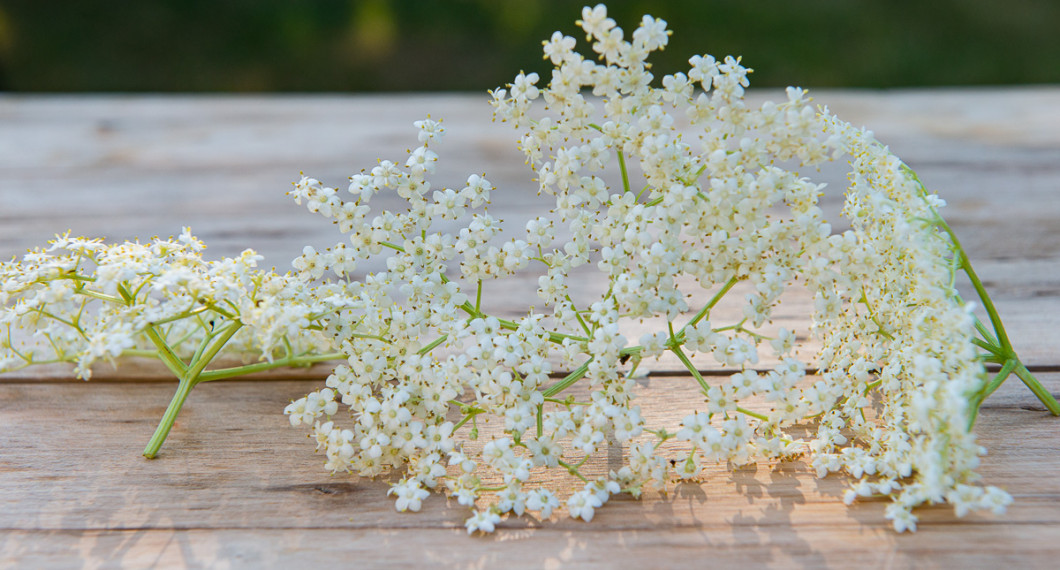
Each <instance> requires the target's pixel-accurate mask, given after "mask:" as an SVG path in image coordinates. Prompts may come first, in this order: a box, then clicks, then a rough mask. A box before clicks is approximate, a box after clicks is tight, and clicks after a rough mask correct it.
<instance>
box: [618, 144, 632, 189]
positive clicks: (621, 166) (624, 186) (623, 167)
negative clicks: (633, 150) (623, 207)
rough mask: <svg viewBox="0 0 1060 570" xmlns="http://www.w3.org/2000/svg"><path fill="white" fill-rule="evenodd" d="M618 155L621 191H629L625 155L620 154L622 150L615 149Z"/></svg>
mask: <svg viewBox="0 0 1060 570" xmlns="http://www.w3.org/2000/svg"><path fill="white" fill-rule="evenodd" d="M615 154H617V155H618V169H619V170H620V171H621V172H622V190H623V193H625V192H630V191H631V190H630V188H629V173H628V172H627V171H626V157H624V156H622V151H620V150H618V151H615Z"/></svg>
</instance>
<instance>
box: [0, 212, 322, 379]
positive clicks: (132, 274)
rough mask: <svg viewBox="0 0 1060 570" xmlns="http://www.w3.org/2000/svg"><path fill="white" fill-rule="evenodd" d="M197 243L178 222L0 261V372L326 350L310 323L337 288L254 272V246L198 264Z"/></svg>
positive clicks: (189, 365) (177, 368) (83, 373)
mask: <svg viewBox="0 0 1060 570" xmlns="http://www.w3.org/2000/svg"><path fill="white" fill-rule="evenodd" d="M204 248H205V246H204V245H203V243H202V242H201V241H199V240H198V239H196V238H195V237H193V236H192V235H191V233H190V230H189V229H187V228H185V230H184V233H183V234H181V235H180V236H179V237H177V238H175V239H174V238H170V239H158V238H155V239H153V240H151V241H149V242H147V243H140V242H136V241H130V242H125V243H119V244H105V243H103V241H102V240H99V239H88V238H80V237H71V236H70V235H69V234H67V235H62V236H57V237H56V239H54V240H52V241H51V242H49V246H48V247H47V248H42V249H37V250H34V251H31V252H29V253H27V254H26V255H24V256H23V257H22V258H21V259H12V260H11V261H9V262H5V263H0V372H7V371H12V370H16V369H19V368H23V367H25V366H29V365H34V364H47V363H55V362H69V363H73V364H75V365H76V368H75V371H76V374H77V376H78V377H79V378H84V379H86V380H87V379H89V378H90V377H91V375H92V366H93V364H95V363H97V362H98V361H100V360H104V361H110V362H114V361H115V359H117V358H119V357H121V356H141V357H152V358H158V359H160V360H162V361H163V362H164V363H166V364H167V366H169V367H170V368H171V369H172V370H173V371H174V372H175V373H177V375H178V376H181V377H183V376H187V374H186V373H187V372H188V370H191V369H196V365H197V364H198V361H199V360H202V357H203V355H204V353H210V352H211V351H212V354H211V358H212V356H215V355H216V354H218V352H219V349H221V348H224V350H225V352H227V353H231V354H234V355H246V354H258V355H260V356H261V358H262V359H264V360H268V361H273V360H275V359H277V358H281V359H282V358H287V359H289V358H290V357H291V356H300V355H304V354H307V353H321V352H326V351H327V349H328V347H329V339H328V337H327V336H326V335H324V334H323V333H322V332H320V331H319V330H314V323H315V321H316V320H317V319H319V314H321V313H330V312H334V311H335V310H336V309H335V302H334V301H329V302H327V303H325V302H324V299H325V298H326V297H328V296H331V295H333V294H334V293H335V291H334V289H335V287H336V286H335V285H329V286H327V287H322V288H320V289H315V288H311V287H307V286H306V283H305V282H303V281H300V280H298V279H295V278H293V276H290V275H278V274H276V273H273V272H268V271H263V270H261V269H258V268H257V263H258V261H260V260H261V256H260V255H257V254H256V253H255V252H254V251H252V250H246V251H244V252H243V253H242V254H241V255H240V256H239V257H236V258H225V259H221V260H219V261H206V260H204V259H203V258H202V251H203V249H204ZM219 341H220V342H219ZM207 360H209V359H207ZM206 364H208V361H206V362H202V368H204V367H205V365H206ZM199 370H200V371H201V368H199ZM206 374H209V372H207V373H206ZM207 377H208V376H207Z"/></svg>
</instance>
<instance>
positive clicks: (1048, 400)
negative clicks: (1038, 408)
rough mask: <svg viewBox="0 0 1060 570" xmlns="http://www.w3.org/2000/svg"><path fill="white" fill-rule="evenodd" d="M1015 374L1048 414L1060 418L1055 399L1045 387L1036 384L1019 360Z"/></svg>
mask: <svg viewBox="0 0 1060 570" xmlns="http://www.w3.org/2000/svg"><path fill="white" fill-rule="evenodd" d="M1015 373H1016V376H1019V379H1020V380H1023V383H1024V384H1026V385H1027V387H1028V388H1030V390H1031V392H1034V395H1035V396H1037V397H1038V400H1040V401H1041V403H1043V404H1045V408H1046V409H1047V410H1049V413H1050V414H1052V415H1054V416H1060V403H1058V402H1057V401H1056V398H1054V397H1053V395H1052V394H1050V393H1049V391H1048V390H1046V389H1045V386H1042V385H1041V383H1040V382H1038V379H1037V378H1035V377H1034V375H1033V374H1031V371H1030V370H1027V367H1026V366H1024V365H1023V363H1022V362H1020V361H1019V360H1017V361H1016V369H1015Z"/></svg>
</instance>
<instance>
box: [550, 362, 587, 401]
mask: <svg viewBox="0 0 1060 570" xmlns="http://www.w3.org/2000/svg"><path fill="white" fill-rule="evenodd" d="M592 361H593V359H592V358H590V359H589V360H586V361H585V362H583V363H582V365H581V366H579V367H577V368H575V369H574V370H573V371H571V373H570V374H568V375H567V376H566V377H564V378H563V380H560V381H559V382H556V383H555V384H553V385H552V387H551V388H549V389H547V390H545V391H544V392H543V393H542V395H543V396H544V397H546V398H551V397H552V396H555V395H556V394H559V393H560V392H562V391H564V390H566V389H567V388H570V387H571V386H573V385H574V383H575V382H577V381H578V380H581V379H582V378H584V377H585V373H586V372H588V371H589V363H590V362H592Z"/></svg>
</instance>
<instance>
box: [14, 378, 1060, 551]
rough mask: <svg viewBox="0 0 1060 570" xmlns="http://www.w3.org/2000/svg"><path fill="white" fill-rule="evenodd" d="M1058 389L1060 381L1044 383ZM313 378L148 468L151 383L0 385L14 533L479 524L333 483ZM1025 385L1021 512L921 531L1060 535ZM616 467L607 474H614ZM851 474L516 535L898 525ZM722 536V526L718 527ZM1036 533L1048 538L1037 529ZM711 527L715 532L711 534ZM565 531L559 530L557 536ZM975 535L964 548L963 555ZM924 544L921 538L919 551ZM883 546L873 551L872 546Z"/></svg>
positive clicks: (655, 501) (717, 472) (194, 434)
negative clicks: (301, 418) (318, 446)
mask: <svg viewBox="0 0 1060 570" xmlns="http://www.w3.org/2000/svg"><path fill="white" fill-rule="evenodd" d="M677 380H682V379H675V378H665V379H658V380H656V379H652V380H651V382H648V383H646V386H645V387H643V388H642V389H641V392H642V394H643V396H642V399H641V404H642V406H644V408H645V415H646V416H650V417H662V418H667V417H669V418H675V419H674V420H673V421H674V423H675V425H676V421H677V420H678V419H679V418H680V417H683V415H684V414H687V413H688V412H689V411H690V408H693V407H694V406H695V402H694V401H690V399H689V398H685V397H684V395H685V394H684V392H686V391H687V392H689V393H691V392H694V382H693V381H692V380H691V379H689V378H685V379H683V380H684V382H683V383H677V382H676V381H677ZM1043 382H1045V384H1046V386H1047V387H1048V388H1049V389H1050V390H1052V391H1053V392H1057V391H1060V374H1055V373H1054V374H1046V375H1043ZM316 385H317V384H316V383H313V382H306V381H298V382H270V383H266V384H262V383H254V382H229V383H217V384H205V385H202V386H200V387H198V388H196V390H195V392H194V393H193V394H192V397H191V398H190V399H189V400H188V403H187V404H186V406H185V408H184V410H183V412H182V413H181V416H180V418H179V419H178V421H177V424H176V426H175V427H174V429H173V432H172V433H171V434H170V437H169V440H168V441H167V443H166V446H165V447H164V448H163V451H162V453H161V455H160V456H159V458H158V459H156V460H153V461H148V460H145V459H143V458H142V457H140V456H139V452H140V450H141V449H142V445H143V443H144V442H145V441H146V439H147V438H148V437H149V436H150V434H151V432H152V430H153V428H154V423H155V422H156V421H157V419H158V417H160V416H161V413H162V410H163V408H164V406H165V404H166V402H167V400H168V396H169V394H168V390H167V387H166V386H164V385H161V384H158V383H143V384H123V385H115V384H105V383H101V384H91V383H88V384H69V385H61V386H56V385H49V384H39V383H26V384H6V385H3V386H0V409H2V410H3V413H2V414H0V433H3V434H4V453H3V456H2V457H0V473H3V477H2V478H0V530H5V531H19V532H31V531H32V532H37V531H40V532H52V531H55V532H60V531H78V532H80V531H101V530H135V529H157V530H161V529H247V530H253V529H290V528H302V529H307V528H345V529H362V530H367V529H379V530H380V532H382V531H388V532H389V531H396V530H397V529H425V528H433V529H445V528H461V524H462V520H463V518H464V517H466V516H467V512H466V510H465V509H464V508H462V507H458V506H456V505H455V503H454V504H453V505H451V506H446V505H445V504H444V501H442V500H440V499H439V498H437V497H433V498H431V499H430V500H428V501H427V502H426V503H425V505H424V511H423V512H422V513H420V514H418V515H405V514H399V513H396V512H395V511H394V509H393V503H392V500H391V499H390V498H387V497H386V496H385V493H386V488H387V483H386V482H385V481H367V480H362V479H358V478H356V477H352V476H330V475H328V474H327V473H325V472H324V471H323V470H322V469H321V467H320V465H321V462H322V461H321V458H320V457H318V456H314V455H313V453H312V449H311V445H310V444H309V442H307V441H306V440H305V438H304V436H303V432H302V430H301V429H295V428H290V427H289V426H287V425H286V420H285V418H284V417H283V416H282V414H281V409H282V407H283V405H284V404H285V403H286V402H287V401H289V400H290V399H291V398H295V397H298V396H300V395H302V394H304V393H305V392H307V391H308V390H310V389H313V387H315V386H316ZM1019 388H1020V387H1019V386H1015V385H1008V386H1005V387H1004V388H1002V391H1001V394H1002V395H1003V396H1004V399H1003V400H999V401H998V402H997V403H992V404H991V405H990V406H988V407H987V408H985V409H984V410H983V411H982V414H981V418H980V421H979V423H978V424H977V426H976V431H977V433H978V434H979V438H980V441H981V443H982V444H983V445H985V446H986V447H987V448H988V450H989V454H988V455H987V456H986V457H985V458H984V459H983V465H982V468H981V469H980V471H981V473H982V474H983V477H984V480H985V481H986V482H988V483H990V484H996V485H1001V486H1003V487H1006V488H1007V489H1008V490H1009V491H1010V492H1011V493H1012V494H1013V495H1014V496H1015V498H1016V503H1015V504H1014V505H1013V506H1012V507H1011V508H1010V510H1009V512H1008V513H1007V514H1006V515H1004V516H1002V517H994V516H991V515H983V514H974V515H969V516H968V517H966V518H964V519H956V518H955V517H954V516H953V513H952V510H951V509H949V508H948V507H937V508H929V509H922V510H921V511H919V514H920V516H921V519H922V521H923V522H922V524H921V526H922V528H935V527H948V526H952V525H958V526H961V527H962V528H964V526H967V525H972V526H980V525H993V526H998V527H1009V526H1012V527H1021V528H1026V529H1028V530H1027V532H1028V533H1031V534H1032V535H1034V536H1036V537H1037V539H1038V540H1045V539H1046V538H1050V539H1051V540H1053V541H1055V540H1056V539H1060V479H1058V478H1057V477H1056V476H1055V473H1057V472H1060V456H1058V455H1057V454H1056V453H1055V450H1056V449H1058V448H1060V430H1057V429H1056V421H1057V420H1056V418H1053V417H1051V416H1048V414H1046V413H1044V411H1038V409H1037V407H1036V406H1035V405H1034V404H1036V402H1035V401H1034V399H1033V396H1030V395H1029V394H1026V393H1025V391H1023V390H1020V389H1019ZM606 462H607V459H606V458H602V459H601V465H600V466H599V469H601V470H602V469H604V468H607V467H608V465H606ZM843 489H844V482H843V480H842V479H841V478H838V477H829V478H825V479H821V480H818V479H817V478H816V477H815V475H814V474H813V473H812V470H810V468H809V467H808V465H807V464H806V463H805V462H802V461H795V462H790V463H784V464H781V465H778V466H774V467H772V468H771V467H769V466H759V467H757V468H744V469H738V470H735V471H731V472H730V471H728V470H727V469H725V468H724V466H716V467H714V468H711V469H710V470H709V471H708V473H707V475H706V476H705V477H704V480H703V481H702V482H701V483H698V484H683V485H681V486H679V487H678V488H677V489H676V491H675V492H673V493H671V494H669V495H655V496H650V497H646V498H645V499H644V500H642V501H634V500H628V499H625V498H616V499H614V500H613V501H612V503H610V504H608V505H607V506H606V507H604V508H603V509H601V510H600V511H599V512H598V514H597V518H596V519H595V520H594V521H593V523H592V524H591V525H585V524H582V523H580V522H576V521H572V520H570V519H558V520H556V521H554V522H547V523H544V524H543V525H539V524H537V523H527V522H526V521H525V520H512V521H508V522H506V523H504V527H505V528H511V529H525V530H527V531H528V532H533V531H532V530H531V529H535V528H536V527H538V526H541V527H542V528H545V529H552V530H573V531H577V532H581V531H583V530H590V531H591V532H600V531H604V530H607V529H624V530H637V531H638V532H643V533H649V534H650V533H660V534H663V535H664V534H666V533H668V532H669V530H671V529H676V528H684V527H695V528H701V529H704V532H706V534H708V535H711V534H713V533H714V532H719V531H720V532H721V533H722V534H723V535H728V534H732V533H735V532H737V531H736V530H733V528H732V527H733V526H736V527H741V526H752V527H778V526H779V527H787V528H788V529H789V531H790V532H795V533H798V532H799V530H800V529H802V528H805V527H813V528H821V529H824V528H836V529H838V528H846V527H858V528H860V529H862V532H864V533H865V534H866V535H870V536H876V535H877V534H879V533H880V532H882V531H883V530H884V529H887V528H888V527H889V525H888V524H887V523H886V521H884V519H883V507H884V503H883V502H879V501H868V502H864V503H857V504H855V505H854V506H852V507H847V506H845V505H844V504H843V503H842V500H841V495H842V491H843ZM711 529H713V530H711ZM1032 529H1033V530H1032ZM707 530H710V532H707ZM550 532H551V531H550ZM963 536H964V535H963V531H962V532H961V533H957V534H955V535H954V536H953V538H954V540H955V541H956V544H953V545H949V546H946V545H940V546H939V548H941V549H945V548H953V549H955V550H957V549H958V546H959V543H962V542H963V541H964V538H963ZM911 540H919V539H911ZM872 544H873V543H872V542H871V541H868V542H865V543H864V544H863V545H862V546H863V547H865V548H871V547H872Z"/></svg>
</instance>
